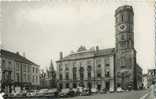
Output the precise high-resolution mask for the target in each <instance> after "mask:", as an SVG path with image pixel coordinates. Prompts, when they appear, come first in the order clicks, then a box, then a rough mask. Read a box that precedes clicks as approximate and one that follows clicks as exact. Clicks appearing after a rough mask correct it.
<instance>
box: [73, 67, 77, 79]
mask: <svg viewBox="0 0 156 99" xmlns="http://www.w3.org/2000/svg"><path fill="white" fill-rule="evenodd" d="M76 71H77V68H76V67H73V80H76Z"/></svg>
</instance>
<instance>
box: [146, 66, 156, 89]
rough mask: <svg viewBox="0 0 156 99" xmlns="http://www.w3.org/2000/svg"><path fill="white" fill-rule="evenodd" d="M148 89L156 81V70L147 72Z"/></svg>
mask: <svg viewBox="0 0 156 99" xmlns="http://www.w3.org/2000/svg"><path fill="white" fill-rule="evenodd" d="M147 80H148V82H147V87H148V88H150V86H151V85H152V84H154V83H155V82H156V81H155V80H156V69H149V70H148V72H147Z"/></svg>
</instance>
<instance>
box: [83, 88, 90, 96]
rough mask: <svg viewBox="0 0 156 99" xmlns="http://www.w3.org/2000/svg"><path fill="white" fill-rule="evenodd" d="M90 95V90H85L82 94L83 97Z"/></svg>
mask: <svg viewBox="0 0 156 99" xmlns="http://www.w3.org/2000/svg"><path fill="white" fill-rule="evenodd" d="M88 95H90V93H89V90H88V89H84V90H83V91H82V92H81V96H88Z"/></svg>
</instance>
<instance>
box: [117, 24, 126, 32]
mask: <svg viewBox="0 0 156 99" xmlns="http://www.w3.org/2000/svg"><path fill="white" fill-rule="evenodd" d="M126 29H127V26H126V25H125V24H121V25H119V31H121V32H122V31H125V30H126Z"/></svg>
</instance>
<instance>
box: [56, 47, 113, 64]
mask: <svg viewBox="0 0 156 99" xmlns="http://www.w3.org/2000/svg"><path fill="white" fill-rule="evenodd" d="M114 54H115V49H114V48H108V49H98V50H84V51H78V52H75V53H71V54H69V55H67V56H65V57H63V59H61V60H58V61H57V62H59V61H66V60H76V59H84V58H92V57H99V56H106V55H114Z"/></svg>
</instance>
